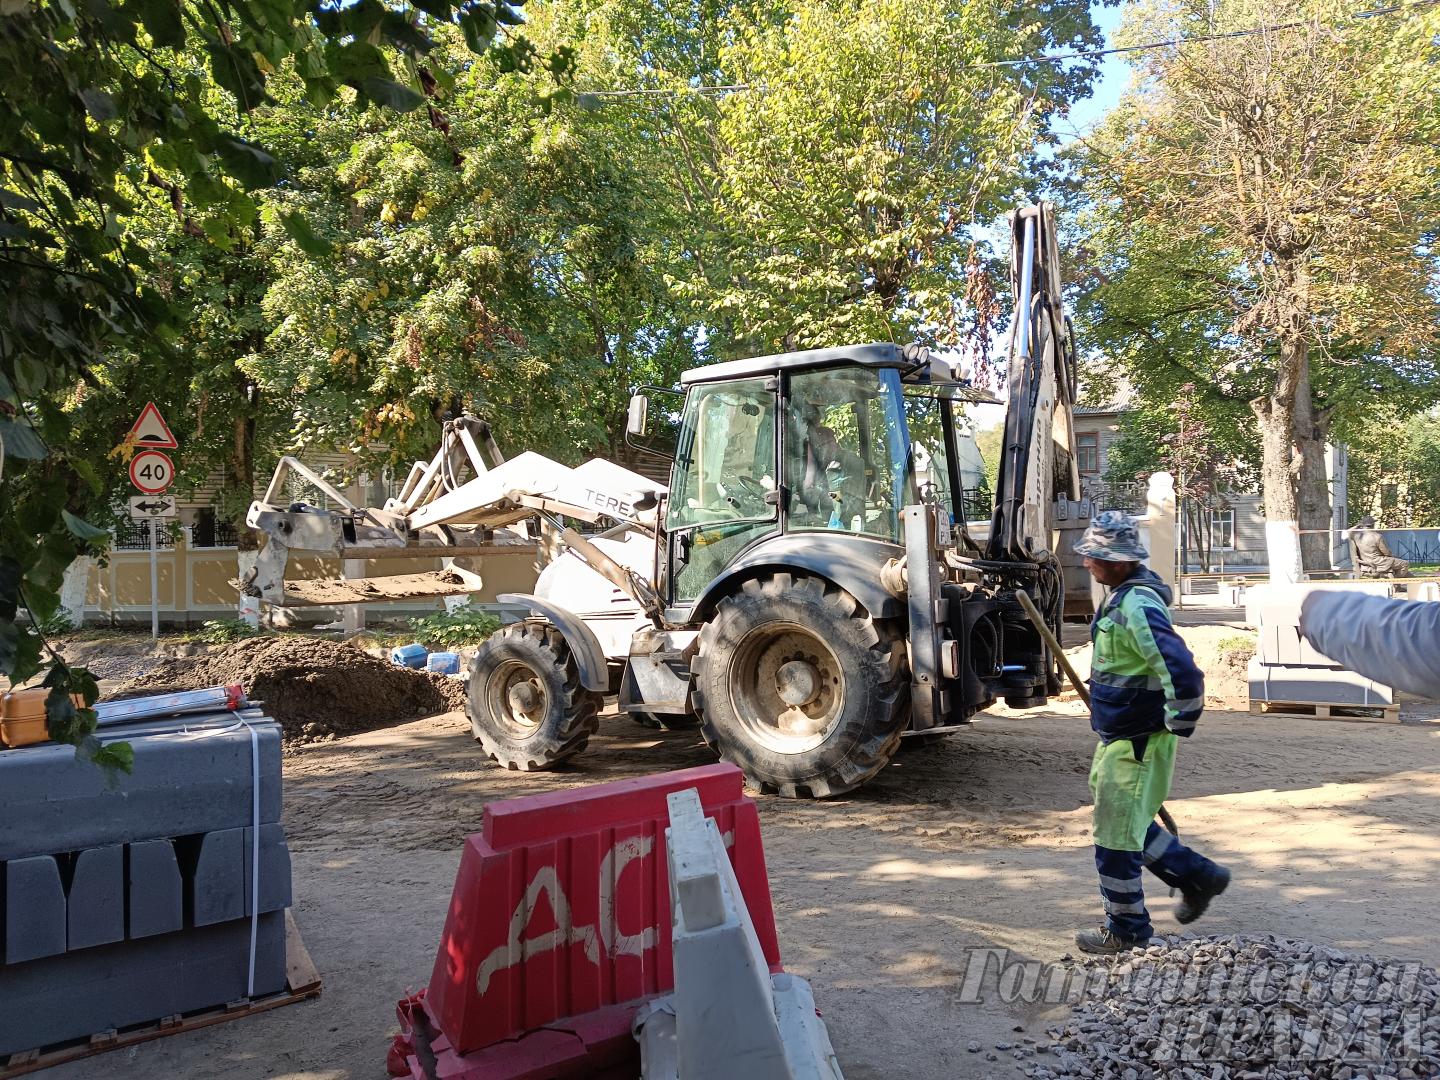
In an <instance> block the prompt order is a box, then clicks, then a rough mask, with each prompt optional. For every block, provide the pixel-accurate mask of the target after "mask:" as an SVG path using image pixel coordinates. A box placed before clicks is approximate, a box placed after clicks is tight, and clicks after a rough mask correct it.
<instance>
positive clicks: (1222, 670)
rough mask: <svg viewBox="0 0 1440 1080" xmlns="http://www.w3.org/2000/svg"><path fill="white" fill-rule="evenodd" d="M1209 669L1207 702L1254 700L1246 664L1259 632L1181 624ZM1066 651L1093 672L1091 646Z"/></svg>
mask: <svg viewBox="0 0 1440 1080" xmlns="http://www.w3.org/2000/svg"><path fill="white" fill-rule="evenodd" d="M1177 629H1178V630H1179V631H1180V636H1181V637H1182V638H1184V639H1185V644H1186V645H1189V646H1190V651H1191V652H1192V653H1194V654H1195V663H1196V664H1198V665H1199V667H1200V670H1201V671H1203V672H1204V673H1205V703H1206V704H1207V705H1210V706H1221V707H1224V708H1227V709H1244V708H1247V707H1248V706H1249V702H1250V683H1249V679H1248V677H1247V675H1246V665H1247V664H1248V663H1249V662H1250V657H1252V656H1254V655H1255V632H1254V631H1253V630H1237V629H1235V628H1234V627H1229V626H1181V627H1177ZM1065 655H1066V656H1067V657H1069V658H1070V663H1072V664H1074V665H1075V670H1076V671H1077V672H1079V674H1080V677H1081V678H1082V679H1083V678H1088V677H1089V675H1090V646H1089V645H1088V644H1086V645H1079V646H1076V647H1075V648H1072V649H1066V650H1065Z"/></svg>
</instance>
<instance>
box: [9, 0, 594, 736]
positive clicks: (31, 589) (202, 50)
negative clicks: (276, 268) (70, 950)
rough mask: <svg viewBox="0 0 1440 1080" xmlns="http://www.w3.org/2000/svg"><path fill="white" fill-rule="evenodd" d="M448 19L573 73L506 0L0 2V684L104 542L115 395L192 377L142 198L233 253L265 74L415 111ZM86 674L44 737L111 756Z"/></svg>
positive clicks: (481, 45) (61, 696)
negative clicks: (26, 615)
mask: <svg viewBox="0 0 1440 1080" xmlns="http://www.w3.org/2000/svg"><path fill="white" fill-rule="evenodd" d="M460 21H463V22H464V23H465V24H466V33H465V40H466V42H467V43H468V45H469V46H470V48H471V49H472V50H474V51H477V52H484V51H486V50H488V49H490V48H491V47H492V44H493V45H494V47H495V49H496V50H498V53H499V55H500V56H502V57H503V61H504V64H505V65H506V66H508V67H510V68H512V69H514V70H517V71H522V72H523V71H529V70H532V69H534V68H536V67H540V66H543V67H544V68H546V69H548V70H549V71H550V72H551V73H552V74H554V75H561V74H563V73H564V72H566V71H567V70H568V68H569V66H570V50H568V49H565V48H557V49H556V50H555V51H554V52H553V53H552V54H551V55H550V56H549V57H548V58H546V59H544V60H542V59H541V57H540V54H539V52H538V50H536V48H535V47H534V46H533V45H532V44H531V43H530V42H529V40H528V39H526V38H524V37H523V36H520V35H518V34H516V33H515V31H514V30H513V27H514V26H515V25H516V24H517V23H518V22H520V21H521V20H520V17H519V15H518V5H517V4H515V3H505V2H502V0H494V2H487V0H466V2H465V3H464V4H463V5H462V4H461V3H459V2H456V0H426V2H425V3H422V4H420V5H418V6H417V7H416V8H414V9H409V10H407V11H405V12H403V13H402V12H401V11H398V10H395V9H393V8H391V7H389V6H387V5H385V4H383V3H382V2H381V0H359V2H357V3H353V4H347V5H344V6H343V7H339V6H335V5H331V4H328V3H323V4H322V3H320V2H318V0H317V2H314V3H305V4H284V3H274V2H271V0H230V2H227V3H224V4H220V5H215V4H210V3H205V2H192V0H134V2H132V3H126V4H109V3H101V2H90V3H71V2H70V0H33V2H31V3H23V4H16V3H9V4H6V5H4V11H3V14H0V64H3V65H4V69H5V71H6V77H5V79H4V82H3V84H0V296H3V297H4V303H3V305H0V414H3V418H4V421H5V423H4V427H3V430H0V437H3V438H4V439H5V449H6V452H7V459H8V460H7V462H6V465H7V468H6V469H5V472H4V481H3V485H0V672H4V673H5V674H6V675H8V676H9V678H10V680H11V682H12V683H21V682H24V681H25V680H27V679H29V678H30V677H32V676H33V675H34V674H36V673H37V672H38V671H39V669H40V667H41V640H40V637H39V635H38V633H37V632H36V630H35V629H34V628H33V627H32V626H30V625H27V624H22V623H19V622H17V621H16V615H17V611H18V609H19V608H20V607H21V606H24V607H25V608H27V609H28V610H29V612H30V614H31V616H32V618H34V619H36V620H39V621H42V622H43V621H44V620H47V619H49V618H51V617H53V615H54V613H55V611H56V610H57V608H58V604H59V586H60V581H61V577H62V575H63V573H64V570H65V567H66V566H67V565H68V564H69V563H70V562H71V560H72V559H74V558H75V557H76V556H77V555H82V554H94V555H102V554H103V553H104V548H105V540H104V533H103V531H102V530H100V529H99V528H98V527H97V525H96V521H97V520H99V521H103V520H104V518H105V516H108V511H107V510H106V507H107V504H108V496H109V494H110V492H111V491H112V490H113V488H114V487H115V486H116V484H117V483H118V482H119V480H118V478H119V477H120V476H122V475H123V469H124V465H125V461H124V459H123V455H122V456H121V457H119V458H115V459H110V458H106V457H105V456H103V452H104V449H106V448H108V446H110V445H113V444H114V443H115V442H116V441H118V439H119V436H120V434H121V433H122V432H123V431H124V426H123V425H122V424H118V423H115V420H116V417H117V414H118V410H119V408H120V407H121V406H122V405H123V406H125V407H126V409H127V411H130V417H131V418H133V409H134V407H135V405H136V404H137V398H136V396H134V393H133V392H134V390H135V389H137V388H144V387H145V385H146V383H147V382H152V383H159V384H161V389H163V390H165V391H166V392H167V394H168V395H169V396H170V397H171V398H173V397H174V396H176V395H182V400H183V395H184V393H185V391H186V388H187V387H189V386H190V385H191V383H192V379H193V375H194V373H193V371H192V368H191V364H190V360H189V358H188V357H186V356H185V353H186V346H187V339H186V335H187V334H188V332H189V330H190V324H191V322H192V319H193V316H194V314H195V310H196V307H197V304H196V297H195V296H194V294H193V292H192V291H191V288H190V287H189V285H190V283H187V282H186V281H185V278H184V275H183V274H181V275H179V276H177V275H175V274H173V273H172V272H171V271H172V270H173V269H174V268H173V267H171V266H166V265H163V260H162V261H157V259H156V254H157V247H156V245H155V244H153V243H152V242H151V241H152V240H153V239H154V236H153V233H154V232H155V229H154V221H155V216H154V211H155V209H156V208H157V207H158V208H159V209H160V210H161V212H162V213H169V214H173V216H174V218H175V220H176V221H177V222H178V223H179V226H180V228H181V229H182V230H183V233H184V235H186V236H189V237H192V238H194V239H195V240H197V241H203V242H204V243H206V244H208V245H210V246H211V247H213V248H214V249H215V250H217V251H221V252H230V251H234V250H236V249H237V247H242V248H243V246H244V242H245V239H246V237H247V236H249V235H253V230H254V228H255V226H256V223H257V221H258V212H259V203H258V201H257V199H258V197H257V195H256V194H255V192H256V191H257V190H259V189H262V188H265V187H266V186H268V185H271V184H274V183H275V182H277V181H278V180H279V179H280V178H281V176H282V174H283V173H284V165H283V163H282V161H281V160H280V159H279V158H277V156H276V155H275V154H274V153H273V152H272V151H271V150H269V149H267V148H266V147H265V146H264V145H263V144H262V142H261V141H259V140H258V139H257V138H256V137H255V127H256V116H257V114H258V113H259V112H260V110H261V109H262V107H264V106H266V105H267V104H268V103H270V102H271V101H272V100H273V99H272V97H271V93H270V92H271V89H272V86H273V83H272V79H271V76H272V74H273V73H275V72H277V71H281V70H282V69H283V70H284V71H287V72H291V73H293V74H292V75H291V76H290V78H292V79H293V80H295V83H294V85H295V86H296V87H297V89H298V92H301V93H303V94H304V95H305V96H306V98H308V100H310V101H312V102H323V103H329V102H331V101H332V100H334V99H336V98H337V96H339V97H345V98H348V99H350V100H353V101H354V103H355V104H356V105H357V106H359V107H360V108H362V109H363V108H365V107H367V106H368V105H369V104H370V103H372V102H379V103H382V104H385V105H388V106H389V107H391V108H399V109H405V108H414V107H415V106H416V105H418V104H419V103H420V102H421V100H422V99H423V96H425V94H426V93H427V87H428V86H430V85H432V84H433V82H434V76H433V74H431V73H429V71H428V68H427V67H426V62H427V61H426V57H427V54H428V53H429V52H430V51H431V48H432V36H431V35H432V34H434V33H436V32H442V33H443V32H446V30H447V28H449V27H452V26H454V25H455V24H456V23H457V22H460ZM427 80H428V81H427ZM417 87H418V88H419V89H418V90H417V89H416V88H417ZM294 228H296V231H298V232H300V233H301V234H302V235H303V229H301V228H299V227H294ZM160 247H161V248H162V249H163V247H164V244H163V243H162V244H161V245H160ZM204 261H205V259H204V258H203V257H199V256H196V257H195V259H194V262H197V263H203V262H204ZM204 310H205V311H206V313H207V314H210V315H211V316H212V317H214V316H215V315H216V311H215V309H214V308H212V307H204ZM220 317H222V318H223V316H220ZM177 372H178V374H179V377H178V378H177V377H176V376H177ZM241 392H242V394H243V388H242V391H241ZM92 398H93V399H96V400H93V401H92V400H91V399H92ZM138 400H139V401H143V400H144V398H143V397H139V398H138ZM167 400H168V398H167ZM203 411H204V399H203V398H202V399H201V412H202V414H203ZM226 419H227V421H228V419H229V418H228V417H227V418H226ZM127 422H128V420H127ZM216 426H218V427H220V428H221V430H224V428H225V426H226V425H225V424H220V425H216ZM212 430H213V429H212ZM97 514H99V515H102V516H101V517H98V518H97V517H96V515H97ZM86 679H87V676H86V675H85V673H84V672H83V671H78V670H72V669H70V668H68V667H66V666H65V665H63V664H61V663H60V662H59V661H58V660H56V661H54V662H53V663H52V665H51V669H50V672H49V675H48V676H47V685H51V686H52V690H53V692H52V694H51V695H50V699H49V703H48V705H47V711H48V716H49V723H50V728H51V732H52V734H53V735H54V736H55V737H57V738H63V739H65V740H66V741H69V742H74V743H76V744H77V745H79V746H81V747H82V750H84V751H85V752H86V753H87V754H89V756H91V757H94V758H95V759H96V760H100V761H111V760H112V759H114V758H116V756H117V755H121V756H123V751H121V750H119V749H118V748H117V747H114V746H111V747H100V746H99V744H98V743H93V742H92V741H91V740H92V738H93V737H92V736H91V735H90V732H91V731H93V724H94V718H93V713H92V712H91V711H90V710H88V709H81V710H76V709H74V708H73V707H72V706H71V705H70V702H69V697H68V694H69V693H71V692H76V693H82V692H88V689H87V687H88V686H89V685H90V684H87V682H86ZM92 682H93V681H92ZM90 700H93V696H92V697H91V698H90Z"/></svg>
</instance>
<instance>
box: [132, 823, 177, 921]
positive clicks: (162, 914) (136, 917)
mask: <svg viewBox="0 0 1440 1080" xmlns="http://www.w3.org/2000/svg"><path fill="white" fill-rule="evenodd" d="M129 856H130V865H129V880H128V881H127V882H126V888H127V890H128V893H129V897H130V907H129V911H130V915H129V918H130V926H129V936H130V937H132V938H142V937H151V936H153V935H155V934H168V933H170V932H172V931H175V930H179V929H181V928H182V927H184V925H185V893H184V887H183V882H182V881H181V879H180V864H179V862H177V861H176V859H175V845H174V844H172V843H171V842H170V841H169V840H144V841H141V842H140V843H138V844H131V845H130V850H129Z"/></svg>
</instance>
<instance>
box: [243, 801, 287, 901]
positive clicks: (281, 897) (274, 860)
mask: <svg viewBox="0 0 1440 1080" xmlns="http://www.w3.org/2000/svg"><path fill="white" fill-rule="evenodd" d="M254 835H255V830H254V829H246V830H245V914H246V915H249V914H250V913H251V911H252V910H254V909H253V908H252V906H251V904H250V867H251V865H252V862H253V858H252V856H253V849H252V843H253V837H254ZM289 906H290V845H289V844H287V843H286V842H285V827H284V826H283V825H281V824H279V823H278V822H277V823H275V824H272V825H261V826H260V910H261V911H280V910H282V909H284V908H287V907H289Z"/></svg>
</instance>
